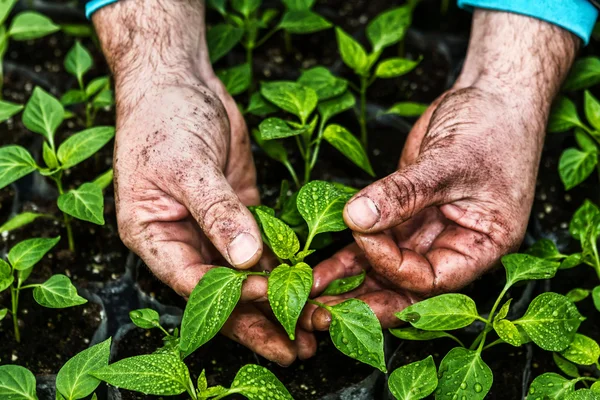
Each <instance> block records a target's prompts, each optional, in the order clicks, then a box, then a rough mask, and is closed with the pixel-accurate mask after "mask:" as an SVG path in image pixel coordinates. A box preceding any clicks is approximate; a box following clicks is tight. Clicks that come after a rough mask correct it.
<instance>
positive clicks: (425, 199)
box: [344, 154, 461, 233]
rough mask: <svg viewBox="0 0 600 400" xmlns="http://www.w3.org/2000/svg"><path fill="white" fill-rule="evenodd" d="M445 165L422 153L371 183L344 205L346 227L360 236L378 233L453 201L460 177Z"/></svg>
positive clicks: (442, 159) (442, 160) (439, 159)
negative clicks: (409, 162)
mask: <svg viewBox="0 0 600 400" xmlns="http://www.w3.org/2000/svg"><path fill="white" fill-rule="evenodd" d="M448 164H450V163H446V162H444V158H442V157H441V155H438V156H435V157H432V156H425V154H423V155H422V156H421V157H419V159H417V161H416V162H415V163H414V164H411V165H408V166H406V167H404V168H401V169H399V170H398V171H396V172H394V173H393V174H391V175H388V176H386V177H385V178H383V179H380V180H378V181H377V182H375V183H372V184H371V185H369V186H367V187H366V188H364V189H363V190H361V191H360V192H358V193H357V194H356V195H354V197H352V199H351V200H350V201H349V202H348V204H346V207H345V208H344V220H345V222H346V224H347V225H348V227H349V228H350V229H352V230H353V231H356V232H360V233H375V232H380V231H382V230H385V229H389V228H391V227H394V226H396V225H399V224H401V223H403V222H404V221H406V220H408V219H409V218H411V217H412V216H414V215H416V214H418V213H419V212H420V211H421V210H423V209H424V208H426V207H430V206H433V205H437V204H443V203H445V202H448V201H452V200H454V199H452V194H453V193H457V192H458V191H457V190H455V189H456V188H457V187H458V186H460V184H461V183H460V180H461V178H459V176H460V174H458V173H457V172H456V171H453V170H452V166H450V165H448Z"/></svg>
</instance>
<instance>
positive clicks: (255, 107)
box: [246, 92, 277, 117]
mask: <svg viewBox="0 0 600 400" xmlns="http://www.w3.org/2000/svg"><path fill="white" fill-rule="evenodd" d="M275 111H277V107H275V106H274V105H273V104H271V103H269V102H268V101H266V100H265V98H264V97H262V95H261V94H260V93H258V92H256V93H253V94H252V96H251V97H250V103H249V104H248V108H247V109H246V112H247V113H249V114H252V115H256V116H259V117H264V116H265V115H269V114H272V113H274V112H275Z"/></svg>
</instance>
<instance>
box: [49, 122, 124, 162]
mask: <svg viewBox="0 0 600 400" xmlns="http://www.w3.org/2000/svg"><path fill="white" fill-rule="evenodd" d="M113 137H115V128H113V127H112V126H96V127H94V128H89V129H86V130H83V131H81V132H78V133H76V134H74V135H72V136H70V137H69V138H68V139H67V140H65V141H64V142H63V143H62V144H61V145H60V147H59V148H58V153H57V156H58V160H59V161H60V163H61V164H62V167H63V168H65V169H66V168H71V167H73V166H75V165H77V164H79V163H80V162H82V161H84V160H87V159H88V158H89V157H91V156H93V155H94V154H95V153H96V152H98V151H99V150H100V149H101V148H102V147H104V146H105V145H106V144H107V143H108V142H110V140H111V139H112V138H113Z"/></svg>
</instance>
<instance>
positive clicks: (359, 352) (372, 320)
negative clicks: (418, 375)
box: [328, 299, 387, 372]
mask: <svg viewBox="0 0 600 400" xmlns="http://www.w3.org/2000/svg"><path fill="white" fill-rule="evenodd" d="M328 310H329V312H330V313H331V325H330V326H329V335H330V336H331V340H332V342H333V344H334V345H335V347H337V349H338V350H339V351H341V352H342V353H344V354H345V355H347V356H349V357H352V358H354V359H356V360H358V361H360V362H363V363H365V364H369V365H371V366H373V367H375V368H377V369H379V370H381V371H382V372H387V370H386V367H385V357H384V354H383V333H382V331H381V325H380V324H379V320H378V319H377V316H376V315H375V313H374V312H373V310H371V308H370V307H369V306H368V304H367V303H365V302H363V301H361V300H358V299H349V300H346V301H344V302H342V303H339V304H336V305H335V306H332V307H329V308H328Z"/></svg>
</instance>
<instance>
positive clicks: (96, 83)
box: [85, 76, 110, 98]
mask: <svg viewBox="0 0 600 400" xmlns="http://www.w3.org/2000/svg"><path fill="white" fill-rule="evenodd" d="M106 89H110V78H109V77H108V76H101V77H99V78H96V79H93V80H92V81H91V82H90V83H89V84H88V85H87V87H86V88H85V97H86V98H90V97H92V96H93V95H95V94H96V93H98V92H100V91H101V90H106Z"/></svg>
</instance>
